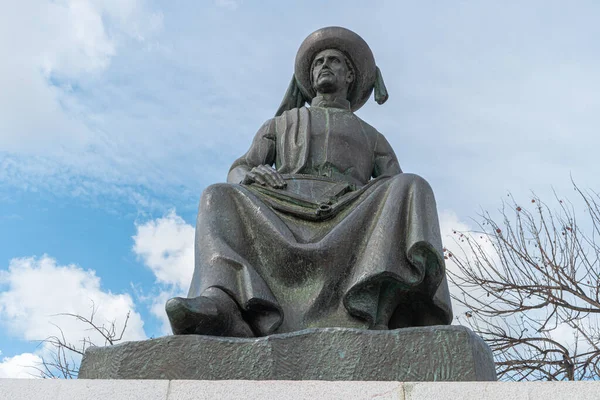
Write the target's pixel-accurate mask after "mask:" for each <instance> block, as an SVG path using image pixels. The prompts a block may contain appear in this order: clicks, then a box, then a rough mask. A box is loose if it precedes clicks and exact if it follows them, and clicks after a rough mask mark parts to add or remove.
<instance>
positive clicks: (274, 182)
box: [242, 165, 287, 189]
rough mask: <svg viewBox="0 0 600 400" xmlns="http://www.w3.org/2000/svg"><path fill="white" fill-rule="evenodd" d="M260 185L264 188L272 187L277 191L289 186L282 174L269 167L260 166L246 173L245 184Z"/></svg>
mask: <svg viewBox="0 0 600 400" xmlns="http://www.w3.org/2000/svg"><path fill="white" fill-rule="evenodd" d="M254 182H256V183H258V184H259V185H263V186H271V187H274V188H275V189H283V188H284V187H286V186H287V184H286V183H285V181H284V180H283V177H282V176H281V174H280V173H279V172H277V171H275V170H274V169H273V168H271V166H269V165H259V166H258V167H254V168H252V169H251V170H250V172H248V173H246V176H245V177H244V181H243V182H242V183H243V184H246V185H248V184H250V183H254Z"/></svg>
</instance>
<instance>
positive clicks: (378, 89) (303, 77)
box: [277, 26, 388, 115]
mask: <svg viewBox="0 0 600 400" xmlns="http://www.w3.org/2000/svg"><path fill="white" fill-rule="evenodd" d="M327 49H335V50H339V51H341V52H342V53H344V55H345V56H346V57H347V58H348V59H349V60H350V62H351V63H352V66H353V69H354V82H353V84H352V86H351V90H350V92H349V93H348V97H347V99H348V101H349V102H350V107H351V109H352V111H356V110H358V109H359V108H360V107H362V106H363V105H364V104H365V103H366V102H367V100H368V99H369V96H370V95H371V93H372V91H373V88H375V100H376V101H377V103H379V104H383V103H384V102H385V101H386V100H387V98H388V94H387V91H386V89H385V85H384V83H383V78H382V76H381V72H380V71H379V68H377V65H376V64H375V58H374V57H373V52H372V51H371V49H370V48H369V45H368V44H367V42H365V41H364V40H363V38H361V37H360V36H359V35H357V34H356V33H354V32H352V31H351V30H349V29H346V28H342V27H339V26H330V27H327V28H321V29H319V30H317V31H315V32H313V33H311V34H310V35H308V37H307V38H306V39H304V41H303V42H302V44H301V45H300V48H299V49H298V53H297V54H296V62H295V68H294V77H293V78H292V82H291V83H290V87H289V88H288V92H287V93H286V97H285V98H284V100H283V102H282V103H281V106H280V108H279V110H278V111H277V115H280V114H281V113H282V112H283V111H285V110H288V109H291V108H294V107H300V106H301V105H303V104H304V102H305V101H308V102H310V101H311V100H312V99H313V98H314V97H315V96H316V93H315V91H314V89H313V87H312V83H311V65H312V62H313V60H314V58H315V56H316V55H317V54H318V53H319V52H321V51H323V50H327Z"/></svg>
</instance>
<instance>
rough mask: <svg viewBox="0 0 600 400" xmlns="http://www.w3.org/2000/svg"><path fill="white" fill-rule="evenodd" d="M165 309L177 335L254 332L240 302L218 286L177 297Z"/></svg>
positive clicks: (228, 334) (245, 335)
mask: <svg viewBox="0 0 600 400" xmlns="http://www.w3.org/2000/svg"><path fill="white" fill-rule="evenodd" d="M165 309H166V311H167V316H168V317H169V322H170V324H171V329H172V330H173V334H175V335H193V334H196V335H211V336H233V337H252V336H254V333H253V332H252V329H250V326H249V325H248V323H247V322H246V321H244V319H243V318H242V314H241V312H240V310H239V308H238V306H237V303H236V302H235V301H234V300H233V299H232V298H231V297H229V295H228V294H227V293H225V292H223V291H222V290H220V289H217V288H210V289H208V290H207V291H206V292H205V293H203V295H202V296H198V297H193V298H184V297H174V298H172V299H170V300H169V301H167V304H166V306H165Z"/></svg>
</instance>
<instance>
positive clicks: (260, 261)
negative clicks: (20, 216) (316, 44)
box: [188, 97, 452, 336]
mask: <svg viewBox="0 0 600 400" xmlns="http://www.w3.org/2000/svg"><path fill="white" fill-rule="evenodd" d="M265 164H266V165H274V167H275V169H276V170H277V171H278V172H279V173H280V174H282V175H283V177H284V178H285V180H286V182H287V187H286V188H285V189H272V188H269V187H265V186H260V185H258V184H249V185H246V184H242V181H243V179H244V176H245V174H246V172H248V171H249V170H250V169H252V168H253V167H256V166H259V165H265ZM210 287H218V288H220V289H222V290H224V291H225V292H227V293H228V294H229V295H230V296H231V297H232V298H233V299H234V300H235V301H236V302H237V303H238V305H239V306H240V309H241V310H242V315H243V317H244V318H245V319H246V321H247V322H248V323H249V324H250V326H251V327H252V329H253V331H254V332H255V334H256V335H257V336H262V335H267V334H272V333H283V332H290V331H297V330H301V329H305V328H312V327H351V328H364V329H392V328H398V327H405V326H419V325H435V324H450V323H451V320H452V312H451V306H450V298H449V293H448V284H447V281H446V278H445V265H444V258H443V252H442V244H441V239H440V231H439V224H438V218H437V211H436V204H435V199H434V196H433V192H432V190H431V188H430V186H429V185H428V183H427V182H426V181H425V180H424V179H423V178H421V177H419V176H417V175H414V174H407V173H402V171H401V170H400V167H399V165H398V161H397V159H396V156H395V154H394V152H393V150H392V148H391V146H390V145H389V144H388V142H387V140H386V139H385V138H384V137H383V135H381V134H380V133H379V132H377V131H376V130H375V129H374V128H373V127H371V126H370V125H368V124H367V123H365V122H364V121H362V120H361V119H360V118H358V117H357V116H356V115H354V114H353V113H352V112H351V111H350V107H349V103H348V102H347V101H346V100H342V99H335V100H333V101H326V100H324V99H322V98H320V97H317V98H315V99H314V100H313V102H312V106H311V107H310V108H306V107H302V108H295V109H292V110H289V111H286V112H284V113H283V115H281V116H279V117H275V118H273V119H271V120H269V121H267V122H266V123H265V124H264V125H263V126H262V127H261V128H260V130H259V131H258V133H257V134H256V136H255V138H254V141H253V143H252V145H251V147H250V149H249V150H248V152H247V153H246V154H245V155H244V156H242V157H241V158H239V159H238V160H237V161H235V162H234V164H233V165H232V167H231V169H230V173H229V176H228V183H221V184H215V185H211V186H209V187H208V188H207V189H206V190H205V191H204V193H203V195H202V198H201V200H200V206H199V211H198V219H197V224H196V249H195V270H194V276H193V279H192V283H191V287H190V291H189V294H188V296H189V297H195V296H199V295H201V294H202V292H203V291H204V290H206V289H208V288H210Z"/></svg>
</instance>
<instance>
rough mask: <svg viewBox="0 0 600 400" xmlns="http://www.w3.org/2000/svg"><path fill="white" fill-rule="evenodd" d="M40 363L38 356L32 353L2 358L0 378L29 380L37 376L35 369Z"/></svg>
mask: <svg viewBox="0 0 600 400" xmlns="http://www.w3.org/2000/svg"><path fill="white" fill-rule="evenodd" d="M41 363H42V359H41V358H40V356H38V355H36V354H33V353H23V354H18V355H16V356H14V357H4V358H3V359H2V362H0V378H13V379H15V378H20V379H31V378H34V377H36V376H39V374H38V373H37V370H36V369H35V368H36V367H39V366H40V365H41Z"/></svg>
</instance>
